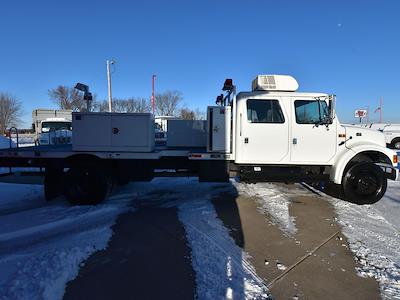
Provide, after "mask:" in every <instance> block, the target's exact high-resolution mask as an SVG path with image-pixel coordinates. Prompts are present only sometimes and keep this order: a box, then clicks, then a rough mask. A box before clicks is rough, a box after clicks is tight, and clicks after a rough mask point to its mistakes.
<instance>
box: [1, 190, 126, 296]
mask: <svg viewBox="0 0 400 300" xmlns="http://www.w3.org/2000/svg"><path fill="white" fill-rule="evenodd" d="M131 202H132V197H131V194H129V195H125V194H124V191H123V190H121V191H120V192H119V193H117V194H115V195H114V196H112V197H111V199H109V200H108V201H105V202H104V204H102V205H98V206H70V205H68V204H67V203H66V202H65V201H64V200H63V199H58V200H55V201H52V202H46V201H45V200H44V195H43V186H39V185H22V184H18V185H17V184H5V183H1V184H0V270H1V272H0V299H2V300H3V299H62V296H63V294H64V289H65V286H66V283H67V282H68V281H70V280H72V279H74V278H75V277H76V276H77V274H78V271H79V266H80V264H82V263H83V262H84V261H85V260H86V259H87V258H88V257H89V256H90V254H92V253H93V252H95V251H97V250H100V249H104V248H105V247H106V246H107V243H108V240H109V239H110V237H111V235H112V231H111V229H110V227H111V226H112V224H113V223H114V221H115V219H116V217H117V216H118V215H119V214H120V213H122V212H124V211H127V210H129V205H130V203H131Z"/></svg>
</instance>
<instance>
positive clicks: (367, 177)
mask: <svg viewBox="0 0 400 300" xmlns="http://www.w3.org/2000/svg"><path fill="white" fill-rule="evenodd" d="M386 188H387V178H386V176H385V173H384V172H383V171H382V169H381V168H380V167H378V166H377V165H375V164H373V163H370V162H361V163H357V164H355V165H353V166H352V167H350V168H349V169H348V170H347V172H346V173H345V175H344V177H343V193H344V197H345V199H346V200H347V201H350V202H353V203H356V204H360V205H361V204H373V203H375V202H378V201H379V200H380V199H381V198H382V197H383V195H384V194H385V192H386Z"/></svg>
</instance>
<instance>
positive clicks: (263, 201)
mask: <svg viewBox="0 0 400 300" xmlns="http://www.w3.org/2000/svg"><path fill="white" fill-rule="evenodd" d="M293 187H294V188H293ZM235 189H236V190H237V192H238V193H242V194H246V195H248V196H253V197H255V198H257V201H259V203H260V210H261V211H262V212H263V213H268V214H269V215H270V216H271V217H272V218H273V220H274V221H275V222H276V224H277V225H278V226H280V227H281V228H282V229H283V230H284V231H286V232H287V233H288V234H289V235H290V234H292V235H293V234H294V233H295V232H296V228H295V220H294V219H293V218H292V217H291V216H290V215H289V209H288V207H289V204H290V201H291V200H290V199H291V198H292V197H293V196H298V195H309V193H310V192H309V191H308V190H306V189H305V188H303V187H302V186H301V185H295V186H291V187H290V189H289V188H288V187H286V186H285V185H275V184H270V183H258V184H244V183H237V182H235V181H231V183H230V184H229V183H228V184H210V183H198V182H197V179H194V178H157V179H155V180H153V181H152V182H150V183H139V182H137V183H132V184H130V185H127V186H126V187H124V188H122V189H120V190H119V191H118V192H117V193H115V194H114V195H113V196H112V197H111V198H110V199H109V200H107V201H105V202H104V203H103V204H101V205H97V206H80V207H79V206H69V205H68V204H67V203H66V202H65V201H64V200H62V199H57V200H55V201H52V202H45V200H44V197H43V190H42V186H36V185H14V184H5V183H1V184H0V216H1V218H0V270H1V272H0V299H10V298H11V299H61V298H62V296H63V293H64V289H65V285H66V283H67V282H68V281H70V280H72V279H73V278H75V276H76V275H77V274H78V271H79V266H80V264H83V263H84V261H85V260H86V259H87V258H88V257H89V256H90V255H91V254H92V253H93V252H95V251H97V250H100V249H104V248H105V247H106V246H107V243H108V241H109V239H110V237H111V235H112V232H111V229H110V227H111V225H112V224H113V223H114V221H115V219H116V217H117V216H118V215H119V214H120V213H121V212H124V211H127V210H129V209H132V208H131V205H135V206H137V205H139V206H140V205H156V206H165V207H171V206H174V207H177V208H178V215H179V219H180V220H181V222H182V223H183V226H184V227H185V230H186V234H187V239H188V244H189V246H190V248H191V251H192V264H193V269H194V270H195V272H196V283H197V297H198V299H237V298H239V299H240V298H245V299H265V298H268V294H267V292H268V291H267V288H266V287H265V285H264V283H263V281H262V280H261V279H260V278H259V277H258V276H257V274H256V273H255V271H254V268H253V267H252V265H251V264H250V260H249V257H248V255H247V254H246V253H245V252H244V251H243V250H242V249H241V248H239V247H238V246H237V245H236V244H235V242H234V240H233V239H232V238H231V237H230V235H229V232H228V230H227V229H226V228H225V226H224V225H223V223H222V222H221V220H219V219H218V217H217V214H216V211H215V209H214V207H213V205H212V203H211V201H210V200H211V199H212V198H213V196H214V195H216V193H219V192H221V191H225V192H230V191H231V192H232V191H233V192H234V191H235ZM321 196H322V197H323V198H324V199H326V200H327V201H329V202H331V203H332V205H334V207H335V208H336V211H337V214H338V222H339V223H340V224H341V226H342V227H343V232H344V234H345V235H346V236H347V238H348V240H349V243H350V248H351V250H352V251H353V252H354V253H355V256H356V258H357V260H358V261H359V264H360V267H359V270H358V271H359V273H360V275H361V276H372V277H375V278H376V280H377V281H378V282H379V283H380V287H381V290H382V295H383V296H384V297H386V298H387V299H400V219H399V217H398V216H399V213H400V182H389V187H388V192H387V194H386V195H385V197H384V198H383V199H382V200H381V201H380V202H378V203H376V204H374V205H365V206H358V205H355V204H351V203H348V202H344V201H341V200H338V199H334V198H331V197H328V196H326V195H321ZM83 228H84V229H83Z"/></svg>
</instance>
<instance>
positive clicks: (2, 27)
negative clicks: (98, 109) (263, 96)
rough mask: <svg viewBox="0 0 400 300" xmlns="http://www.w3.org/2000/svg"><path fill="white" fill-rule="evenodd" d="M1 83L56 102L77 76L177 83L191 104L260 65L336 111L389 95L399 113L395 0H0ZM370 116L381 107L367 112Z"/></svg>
mask: <svg viewBox="0 0 400 300" xmlns="http://www.w3.org/2000/svg"><path fill="white" fill-rule="evenodd" d="M0 41H1V44H0V45H1V46H0V57H1V61H2V63H1V68H0V91H2V92H8V93H10V94H13V95H15V96H16V97H17V98H18V99H19V100H20V101H21V102H22V103H23V106H24V112H25V113H24V117H23V119H24V122H25V126H29V125H28V124H30V123H31V111H32V109H34V108H39V107H40V108H51V107H55V106H54V104H53V103H52V102H51V101H50V100H49V98H48V95H47V91H48V89H50V88H54V87H56V86H57V85H59V84H62V85H69V86H73V85H74V84H75V83H76V82H78V81H79V82H83V83H86V84H88V85H89V86H90V88H91V90H92V92H94V93H96V94H97V96H98V98H99V99H105V98H106V95H107V82H106V74H105V71H106V68H105V61H106V59H110V58H113V59H115V60H116V61H117V64H116V70H115V73H114V74H113V95H114V96H115V97H129V96H144V97H149V96H150V94H151V75H152V74H157V81H156V89H157V91H159V92H161V91H164V90H167V89H172V90H180V91H182V93H183V96H184V99H185V100H184V102H185V103H186V104H187V105H188V106H189V107H191V108H196V107H199V108H201V109H205V107H206V106H207V105H209V104H211V105H212V104H213V103H214V100H215V96H216V95H217V94H218V93H219V92H220V88H221V87H222V83H223V80H224V78H226V77H230V78H233V80H234V82H235V83H236V84H237V86H238V90H249V89H250V85H251V80H252V79H253V78H254V77H255V76H256V75H257V74H291V75H293V76H294V77H295V78H297V80H298V82H299V84H300V90H301V91H309V92H314V91H318V92H328V93H335V94H336V95H337V99H338V103H337V107H338V114H339V117H340V119H341V120H342V121H344V122H355V121H356V120H355V119H354V109H356V108H362V107H366V106H368V105H370V107H371V110H372V111H373V110H374V109H375V108H376V107H377V106H378V101H379V97H383V99H384V109H383V113H384V120H385V121H387V122H389V121H391V122H400V104H399V103H400V102H399V101H400V96H399V93H398V90H399V87H400V1H396V0H393V1H370V0H368V1H333V0H330V1H322V0H321V1H306V0H304V1H299V0H293V1H288V0H284V1H269V0H265V1H254V0H247V1H217V0H206V1H204V0H202V1H190V0H186V1H183V0H182V1H173V0H171V1H161V0H153V1H148V0H147V1H145V0H142V1H118V0H114V1H83V0H81V1H75V0H68V1H54V0H53V1H41V0H36V1H30V0H26V1H22V0H2V1H1V2H0ZM371 117H372V118H375V119H376V118H377V117H378V115H377V114H373V113H372V115H371Z"/></svg>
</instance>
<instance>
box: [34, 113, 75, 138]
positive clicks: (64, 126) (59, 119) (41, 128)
mask: <svg viewBox="0 0 400 300" xmlns="http://www.w3.org/2000/svg"><path fill="white" fill-rule="evenodd" d="M32 129H33V130H34V132H35V135H34V142H35V144H36V145H51V144H53V145H54V144H65V143H71V136H72V131H71V130H72V110H55V109H35V110H33V111H32Z"/></svg>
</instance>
